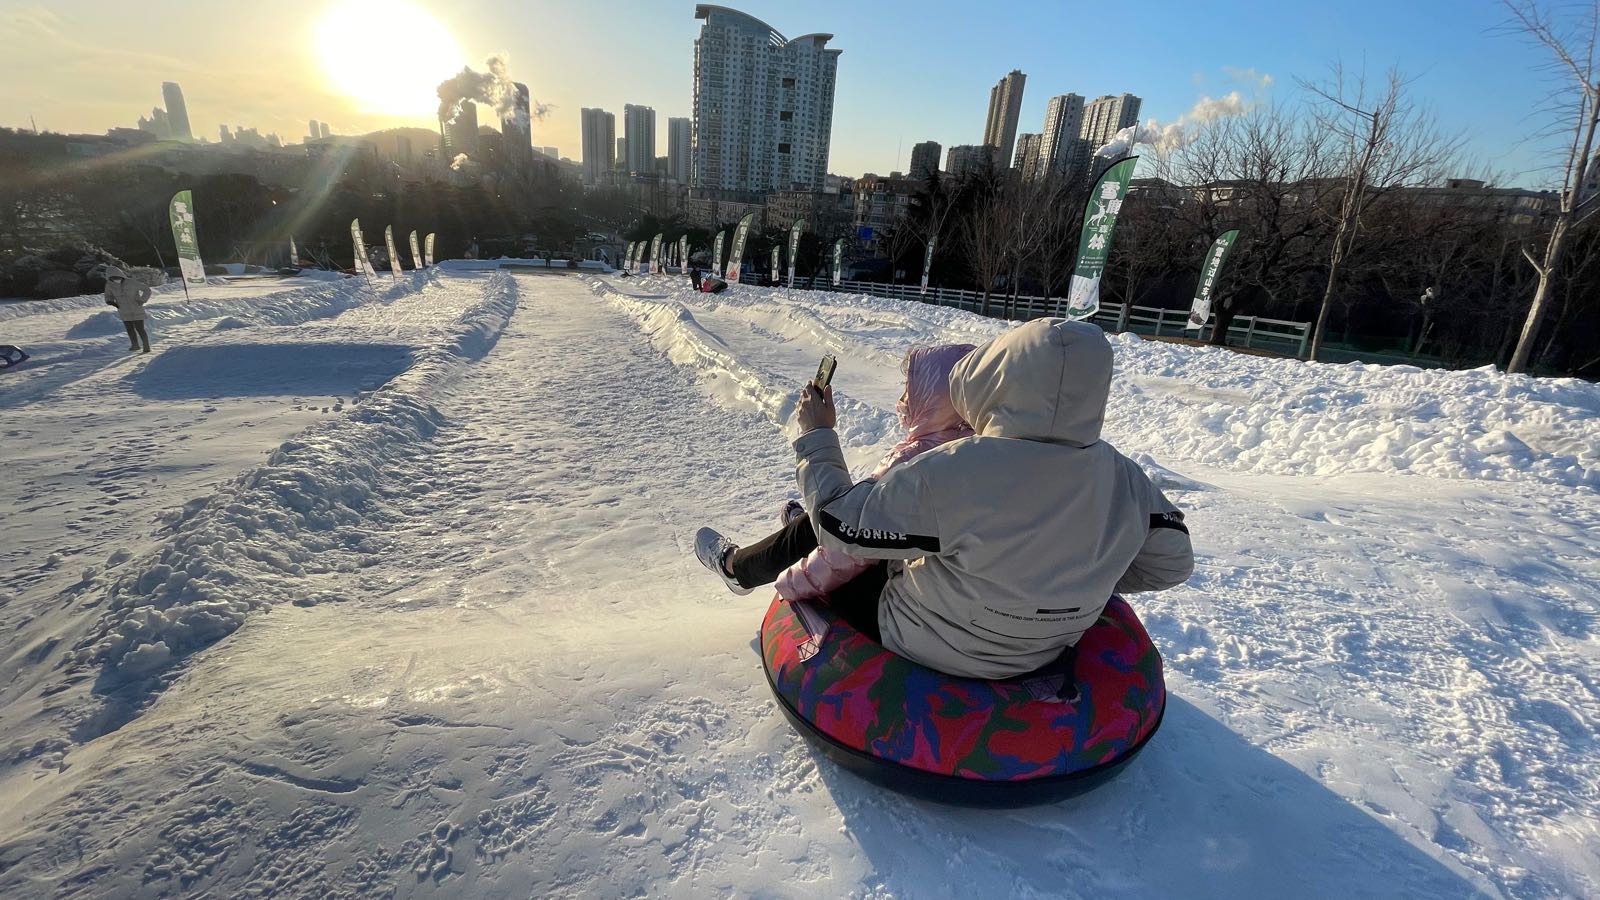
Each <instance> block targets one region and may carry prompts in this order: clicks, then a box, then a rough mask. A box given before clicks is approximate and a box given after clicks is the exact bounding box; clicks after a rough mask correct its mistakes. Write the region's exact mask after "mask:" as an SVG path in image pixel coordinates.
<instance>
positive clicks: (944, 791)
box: [761, 597, 1167, 807]
mask: <svg viewBox="0 0 1600 900" xmlns="http://www.w3.org/2000/svg"><path fill="white" fill-rule="evenodd" d="M1076 651H1077V654H1076V664H1075V665H1073V666H1070V667H1067V668H1066V673H1065V674H1063V673H1062V670H1061V669H1060V668H1057V667H1046V668H1045V669H1044V670H1041V671H1040V672H1039V673H1035V674H1033V675H1026V676H1022V677H1019V678H1012V679H1007V680H1005V681H983V680H980V679H975V678H957V677H955V676H952V675H945V674H943V673H940V672H935V671H934V670H932V669H929V668H926V667H925V666H920V665H918V664H916V663H914V662H912V661H910V660H908V659H905V658H904V657H900V656H896V655H895V654H893V653H891V652H889V651H888V650H886V649H884V648H883V647H882V646H881V645H879V644H877V643H874V642H873V641H872V640H871V639H869V638H868V637H866V636H865V635H863V634H861V633H860V632H858V631H856V630H855V629H854V628H852V627H851V626H850V625H849V624H848V623H847V622H845V621H844V620H843V619H841V618H839V617H838V616H836V615H835V614H834V613H833V612H832V611H831V610H829V609H828V607H827V605H826V604H825V603H811V602H809V601H798V602H789V601H787V600H784V599H782V598H774V599H773V601H772V606H771V608H770V609H768V610H767V616H766V619H765V620H764V621H763V622H762V625H761V656H762V662H763V664H764V666H765V668H766V674H767V683H768V685H769V686H770V687H771V688H772V693H773V695H774V696H775V697H776V698H777V700H778V706H779V707H780V708H781V709H782V710H783V713H784V715H785V716H787V717H788V719H789V721H790V723H791V724H793V725H794V727H795V729H796V730H798V731H799V732H800V734H801V735H802V736H803V737H805V738H806V739H807V740H809V741H810V742H811V743H812V744H813V745H814V746H816V748H817V749H818V750H820V751H821V752H822V753H823V754H824V755H825V756H827V757H828V758H829V759H832V760H833V761H834V762H836V763H838V764H839V765H840V766H843V767H844V768H846V769H849V770H851V771H853V772H855V773H856V774H858V775H861V776H862V777H864V778H867V779H869V780H872V781H875V782H877V783H879V784H882V785H884V786H886V787H889V788H892V789H894V790H898V791H903V792H905V793H908V794H914V795H917V796H920V797H923V798H925V799H928V800H933V801H935V802H940V803H949V804H957V805H964V806H996V807H1016V806H1028V805H1033V804H1039V803H1049V802H1051V801H1054V800H1059V799H1061V798H1063V797H1069V796H1072V795H1074V794H1080V793H1083V792H1084V791H1087V790H1089V789H1090V788H1093V787H1095V786H1097V785H1099V784H1101V783H1103V782H1105V781H1106V780H1107V779H1109V778H1111V777H1112V776H1113V775H1115V774H1116V773H1117V772H1119V771H1121V770H1122V768H1123V767H1124V766H1126V765H1127V764H1128V763H1129V762H1131V761H1132V760H1133V758H1134V756H1136V755H1137V754H1138V753H1139V751H1141V750H1143V749H1144V747H1145V745H1146V744H1148V743H1149V741H1150V739H1151V738H1152V737H1153V736H1154V735H1155V733H1156V730H1157V729H1158V728H1160V727H1161V717H1162V715H1163V714H1164V713H1165V712H1166V706H1167V690H1166V683H1165V681H1164V679H1163V676H1162V665H1161V654H1160V653H1158V652H1157V651H1156V648H1155V646H1154V645H1153V644H1152V643H1151V641H1150V635H1149V634H1148V633H1146V631H1145V629H1144V626H1143V625H1142V624H1141V623H1140V622H1139V617H1138V616H1136V615H1134V612H1133V608H1132V607H1130V606H1129V605H1128V604H1127V602H1126V601H1124V600H1123V599H1122V598H1121V597H1112V598H1111V600H1110V602H1109V603H1107V604H1106V608H1105V611H1104V612H1103V613H1101V615H1100V619H1099V620H1098V621H1097V622H1096V623H1095V624H1094V626H1093V627H1092V628H1090V629H1089V630H1088V631H1087V632H1085V633H1084V635H1083V637H1082V638H1081V639H1080V640H1079V641H1078V645H1077V647H1076ZM1052 672H1053V674H1052Z"/></svg>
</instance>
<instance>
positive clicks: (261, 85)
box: [0, 0, 1551, 186]
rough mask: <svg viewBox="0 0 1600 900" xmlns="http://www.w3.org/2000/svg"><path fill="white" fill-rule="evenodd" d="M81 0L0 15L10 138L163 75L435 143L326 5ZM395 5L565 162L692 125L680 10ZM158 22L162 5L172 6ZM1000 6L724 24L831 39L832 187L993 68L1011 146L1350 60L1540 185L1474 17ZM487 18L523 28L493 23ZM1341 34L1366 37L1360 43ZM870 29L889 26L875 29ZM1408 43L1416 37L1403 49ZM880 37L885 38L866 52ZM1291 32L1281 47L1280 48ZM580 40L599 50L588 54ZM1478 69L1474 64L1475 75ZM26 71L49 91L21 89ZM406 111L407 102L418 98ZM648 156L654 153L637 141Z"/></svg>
mask: <svg viewBox="0 0 1600 900" xmlns="http://www.w3.org/2000/svg"><path fill="white" fill-rule="evenodd" d="M90 5H92V6H94V7H95V10H96V11H95V16H96V18H97V19H98V18H102V17H103V18H104V19H105V27H106V28H107V29H108V30H109V31H111V32H113V33H116V34H118V35H119V37H121V38H122V40H119V41H117V42H111V43H110V44H109V45H106V44H103V43H100V42H96V41H93V40H89V39H86V38H84V37H82V36H81V32H80V30H79V29H77V28H76V27H75V26H73V24H72V23H71V22H69V21H68V20H67V19H66V18H63V17H62V16H60V15H58V14H56V13H53V12H51V11H50V10H49V9H47V8H45V7H43V6H27V7H23V8H20V9H17V10H13V11H7V12H4V13H0V43H4V44H5V45H6V46H8V48H12V49H15V50H16V51H17V52H14V53H11V54H9V55H8V56H7V57H6V58H5V59H3V60H0V77H4V78H6V81H7V83H8V84H9V85H10V86H11V89H9V90H8V91H7V92H5V96H4V97H0V125H4V126H7V127H20V128H27V127H29V124H30V116H32V117H34V118H35V119H36V120H37V122H38V125H39V127H40V128H42V129H45V130H51V131H62V132H80V131H83V132H90V133H101V132H104V131H105V130H106V129H108V128H110V127H117V126H121V127H132V126H133V125H134V123H135V121H136V119H137V118H138V117H139V116H140V115H142V114H145V113H148V111H149V110H150V109H151V108H152V107H153V106H156V105H159V104H160V102H161V99H162V97H161V83H162V82H165V81H173V82H177V83H179V84H181V85H182V87H183V90H184V93H185V97H186V105H187V112H188V117H189V119H190V121H191V126H192V128H191V130H192V133H193V134H194V135H196V136H197V137H200V136H213V139H214V136H215V135H216V134H217V126H218V125H219V124H228V125H230V127H233V126H235V125H237V124H238V123H244V124H247V125H249V126H250V127H253V128H256V129H258V130H259V131H260V132H261V133H262V134H266V133H269V132H276V133H277V134H279V135H281V136H282V137H283V139H284V141H285V142H286V143H294V142H296V140H297V138H298V136H299V135H300V134H301V132H302V130H303V129H304V127H305V123H306V121H307V119H308V118H316V119H318V120H319V122H325V123H329V124H331V125H332V126H333V129H334V131H336V132H338V133H342V134H357V133H365V132H367V131H373V130H380V129H383V128H392V127H399V126H407V125H410V126H416V127H424V128H430V127H431V128H436V127H437V123H436V121H435V120H434V119H433V117H432V116H431V115H429V114H428V112H427V110H426V108H424V109H423V110H421V111H419V112H417V113H415V114H411V115H393V114H385V113H377V112H371V111H365V110H363V108H362V107H361V104H360V102H358V101H356V100H354V99H353V98H352V97H350V96H347V95H346V94H345V93H343V92H342V91H341V90H340V89H339V88H338V87H337V86H336V85H335V84H334V83H333V82H332V81H331V80H330V77H329V75H328V73H327V72H325V71H324V66H323V65H322V63H321V62H319V61H318V60H317V59H316V58H315V46H314V45H315V43H316V42H315V40H314V37H315V35H316V28H317V25H318V23H320V22H322V21H323V20H324V19H326V18H327V17H328V15H329V14H330V12H331V11H332V10H334V9H336V8H339V7H341V6H344V5H345V4H343V3H337V2H336V3H319V2H310V0H285V3H284V4H282V5H281V6H279V7H276V8H275V11H273V12H272V13H271V14H270V15H268V14H267V13H266V12H264V11H260V10H245V9H241V10H238V11H237V12H236V14H235V13H230V16H232V19H231V20H230V22H231V24H235V25H236V26H237V27H234V28H230V31H229V37H228V40H227V41H219V40H216V37H215V35H214V34H212V33H208V32H207V31H206V30H205V29H206V24H205V23H206V22H212V23H214V17H185V16H183V15H172V16H163V17H160V20H159V21H154V20H151V17H148V16H144V15H142V14H139V13H138V11H136V10H129V9H125V8H123V7H118V6H113V5H111V4H103V5H102V4H100V3H92V4H90ZM416 5H417V6H419V7H420V8H422V9H424V10H427V11H428V12H430V13H432V14H433V15H435V16H438V17H439V21H440V22H441V23H442V24H444V25H445V26H446V28H447V29H448V31H449V32H450V34H449V35H448V38H449V40H450V41H451V42H453V43H454V44H455V45H457V46H459V48H461V50H460V55H461V58H460V60H459V62H460V63H462V64H468V65H472V66H473V67H474V68H477V69H481V68H482V67H483V59H484V58H485V57H487V56H488V54H489V53H490V52H493V51H497V50H501V49H504V50H507V51H509V54H510V61H511V62H510V65H511V76H512V77H513V78H515V79H516V80H518V81H521V82H524V83H527V84H528V85H529V86H530V89H531V91H532V94H533V98H534V100H535V101H536V102H540V103H545V104H550V105H552V107H553V108H552V110H551V113H550V115H548V116H547V117H545V118H543V119H536V120H535V121H534V122H533V128H532V139H533V141H534V142H535V143H537V144H539V145H541V146H547V145H556V146H565V147H578V146H580V145H581V143H582V141H581V117H580V114H579V110H580V109H581V108H582V107H592V108H605V109H610V110H619V109H621V108H622V107H623V106H625V105H626V104H630V103H631V104H635V105H640V106H650V107H653V108H655V109H656V110H658V111H659V114H660V115H662V116H665V117H669V118H675V117H682V116H689V115H692V102H693V90H692V79H693V41H694V38H695V35H696V34H697V31H698V26H699V24H700V23H699V22H698V21H697V20H696V19H695V18H694V4H692V3H683V4H647V3H641V2H627V0H624V2H619V3H617V4H615V5H614V7H613V8H608V10H610V9H614V14H615V15H618V16H624V17H626V18H627V19H628V20H629V21H630V22H631V23H633V24H634V25H635V26H637V27H629V28H624V29H612V30H605V29H598V28H596V29H594V31H593V34H594V41H593V42H590V41H583V40H567V39H555V38H552V37H550V33H551V30H552V29H564V30H565V31H564V32H563V33H566V32H571V31H577V32H578V33H583V32H584V31H585V30H586V29H590V28H592V27H593V26H591V25H589V24H587V22H586V19H585V17H584V10H585V8H586V7H585V6H584V4H580V3H576V2H566V0H559V2H548V3H545V4H541V7H540V13H539V17H538V19H539V21H540V22H542V23H545V24H541V25H539V26H538V27H535V24H536V23H535V22H534V21H533V19H532V18H531V17H530V19H529V20H527V21H523V20H521V19H519V18H518V17H519V16H520V15H521V14H520V13H514V12H507V11H504V10H499V9H497V8H496V7H493V6H491V5H490V4H487V3H477V2H463V3H459V4H455V5H453V6H451V7H449V8H448V15H446V8H445V7H443V6H442V5H432V4H427V3H422V4H416ZM173 6H174V9H175V11H181V10H183V9H186V8H189V7H192V6H194V4H192V3H187V2H178V3H175V4H173ZM1012 6H1013V7H1014V8H1015V11H1016V12H1018V13H1019V14H1025V15H1026V16H1027V17H1028V18H1029V21H1030V23H1031V25H1030V28H1029V29H1028V30H1027V31H1025V32H1021V33H1017V34H1012V35H1007V36H1004V38H1003V39H1002V37H1000V36H989V35H982V34H966V33H963V34H961V35H959V39H957V38H955V37H952V36H949V35H944V34H940V33H939V32H940V29H939V28H938V27H936V25H937V22H938V21H940V20H941V16H939V15H932V16H929V15H925V14H924V13H926V12H928V11H932V12H935V13H937V12H938V10H940V9H944V8H946V6H945V5H943V4H940V3H932V4H924V5H919V6H917V7H915V9H913V8H911V7H903V6H902V7H893V8H887V9H883V8H878V7H873V8H870V9H862V8H860V7H855V6H847V5H846V4H843V3H840V2H834V0H823V2H818V3H816V4H813V5H811V6H808V7H807V8H806V9H804V10H801V11H796V10H794V9H792V8H790V7H787V6H785V5H783V4H779V3H777V2H768V0H760V2H748V3H740V4H738V5H737V6H735V7H733V8H736V9H738V10H739V11H741V12H744V13H747V14H749V15H751V16H753V17H756V18H758V19H761V20H763V21H766V22H769V23H771V24H772V26H773V27H774V28H777V29H779V30H781V31H784V32H785V33H786V34H794V33H796V32H801V31H809V30H818V31H825V32H827V33H830V34H832V35H833V36H834V37H833V42H832V44H831V46H837V47H840V48H843V49H845V50H847V51H850V52H848V53H846V55H845V56H844V57H843V59H842V61H841V63H840V65H839V71H838V88H837V94H836V100H835V117H834V123H833V128H832V142H831V145H830V147H829V152H828V158H829V166H828V169H829V171H831V172H835V173H840V174H847V175H856V174H862V173H866V172H872V171H876V172H881V173H884V174H887V173H888V172H890V171H895V170H899V171H907V170H909V167H910V153H911V149H912V147H913V146H914V145H915V144H917V143H919V142H922V141H929V140H932V141H937V142H939V143H940V144H941V145H943V146H944V147H950V146H958V145H965V144H976V143H981V142H982V139H983V128H984V125H985V120H984V115H985V112H986V110H987V108H988V103H987V95H988V92H989V90H990V89H991V88H992V87H993V84H994V79H995V78H996V77H998V76H999V75H1000V74H1001V73H1004V72H1006V71H1009V70H1011V69H1020V70H1022V71H1024V72H1026V73H1027V74H1028V81H1029V85H1028V87H1029V90H1028V91H1027V96H1026V97H1025V98H1024V101H1023V104H1022V106H1021V110H1020V115H1019V120H1020V125H1019V127H1018V132H1019V133H1033V132H1035V131H1037V130H1039V129H1040V128H1041V126H1042V124H1043V122H1044V118H1045V109H1044V106H1045V103H1046V102H1047V101H1048V98H1050V97H1053V96H1058V95H1060V94H1064V93H1069V92H1071V93H1078V94H1081V95H1084V96H1086V97H1096V96H1100V95H1102V94H1107V93H1112V92H1121V91H1127V92H1131V93H1134V94H1137V95H1139V96H1140V97H1143V98H1144V99H1145V102H1144V109H1143V111H1142V113H1141V118H1142V119H1145V120H1148V119H1151V118H1154V119H1158V120H1159V121H1162V122H1170V121H1173V120H1175V119H1176V118H1178V117H1179V116H1181V115H1182V114H1183V113H1184V112H1185V111H1186V110H1187V109H1188V108H1189V107H1190V106H1192V105H1193V104H1194V103H1195V102H1196V101H1198V100H1199V99H1200V98H1202V97H1206V96H1212V97H1216V96H1222V95H1224V94H1226V93H1228V92H1230V91H1233V90H1238V91H1240V92H1241V94H1242V95H1243V96H1244V97H1245V98H1246V99H1247V100H1249V101H1253V102H1269V101H1277V102H1284V103H1292V102H1294V101H1296V100H1297V99H1298V98H1299V96H1300V92H1299V90H1298V89H1297V87H1296V84H1295V82H1296V79H1297V78H1308V79H1317V78H1320V77H1323V76H1324V75H1325V74H1326V72H1327V67H1328V65H1329V64H1330V63H1332V62H1334V61H1335V60H1337V59H1339V58H1343V59H1344V60H1345V62H1346V63H1347V64H1348V65H1351V66H1355V67H1359V66H1360V65H1362V63H1363V61H1364V63H1365V66H1366V68H1367V71H1368V72H1369V73H1370V74H1372V75H1374V76H1377V75H1381V73H1382V70H1383V69H1384V68H1386V67H1387V66H1388V65H1390V64H1391V63H1398V64H1401V65H1402V67H1403V70H1404V71H1405V72H1406V73H1407V74H1408V75H1410V76H1412V77H1413V78H1414V79H1415V82H1414V85H1413V92H1414V95H1415V96H1416V97H1417V98H1418V99H1419V100H1421V101H1423V102H1425V103H1428V104H1429V105H1431V106H1433V107H1435V108H1436V109H1437V111H1438V113H1439V117H1440V120H1441V124H1442V125H1443V126H1444V127H1445V128H1447V129H1448V130H1451V131H1460V132H1462V133H1463V134H1464V135H1465V137H1466V139H1467V148H1468V152H1469V153H1470V154H1471V155H1472V156H1473V157H1474V158H1475V159H1476V160H1477V161H1478V163H1479V164H1480V165H1486V166H1487V167H1489V168H1490V169H1493V170H1496V171H1497V172H1498V173H1499V174H1500V175H1501V178H1500V180H1501V181H1502V182H1503V183H1507V184H1525V185H1529V186H1545V185H1547V183H1548V179H1547V178H1545V177H1544V176H1543V174H1542V173H1538V172H1535V171H1533V170H1535V169H1538V168H1539V167H1542V166H1545V165H1548V164H1549V163H1550V162H1551V159H1550V155H1549V148H1550V145H1549V144H1548V143H1545V142H1542V141H1540V140H1539V139H1538V138H1537V137H1536V136H1535V133H1536V132H1538V131H1539V130H1540V126H1539V123H1538V120H1537V119H1535V118H1532V114H1533V111H1534V110H1535V109H1536V108H1537V107H1538V106H1539V104H1540V102H1541V101H1542V99H1543V97H1544V94H1545V93H1546V91H1547V90H1548V87H1549V82H1548V80H1547V79H1546V76H1545V74H1544V73H1543V72H1542V71H1541V70H1539V68H1538V64H1539V57H1538V54H1537V52H1536V51H1534V50H1533V49H1532V48H1529V47H1528V46H1526V45H1525V44H1524V43H1523V42H1521V41H1519V40H1518V39H1517V38H1516V37H1515V36H1512V35H1507V34H1502V33H1498V32H1497V31H1496V30H1495V28H1496V26H1498V25H1499V24H1501V22H1502V19H1503V16H1502V15H1501V14H1500V12H1499V10H1498V7H1497V6H1496V5H1495V4H1493V3H1490V2H1482V3H1479V2H1472V3H1449V2H1444V0H1427V2H1423V3H1419V4H1415V5H1414V8H1405V9H1393V8H1391V6H1392V5H1382V4H1378V3H1376V2H1370V0H1353V2H1352V3H1350V4H1347V5H1345V6H1343V7H1341V8H1340V9H1339V10H1331V11H1330V10H1322V9H1299V10H1294V9H1291V10H1276V11H1274V12H1273V13H1272V14H1271V15H1266V16H1263V15H1261V14H1259V13H1258V12H1253V11H1252V9H1251V7H1250V5H1249V4H1248V3H1245V2H1242V0H1237V2H1233V3H1229V4H1225V5H1224V7H1223V8H1222V9H1221V10H1220V11H1219V10H1210V9H1208V10H1204V11H1200V10H1192V9H1189V8H1187V7H1185V6H1184V5H1182V4H1177V3H1152V2H1146V3H1144V4H1141V5H1140V6H1139V7H1138V8H1137V10H1138V12H1139V13H1145V14H1149V13H1154V12H1158V11H1159V12H1160V13H1161V15H1160V16H1159V17H1153V16H1151V15H1140V14H1137V13H1136V14H1135V15H1132V16H1131V17H1130V19H1131V20H1132V21H1131V24H1127V25H1125V26H1123V32H1122V33H1121V36H1120V37H1119V38H1118V39H1117V40H1116V41H1111V40H1101V39H1095V38H1092V37H1091V32H1088V31H1084V30H1083V29H1082V28H1081V24H1082V23H1081V19H1080V18H1077V17H1076V16H1075V14H1071V13H1070V12H1069V11H1062V10H1057V9H1056V8H1054V7H1053V6H1051V5H1048V4H1041V3H1018V4H1013V5H1012ZM196 8H197V7H196ZM948 8H950V9H957V8H959V7H956V6H954V5H953V4H952V5H949V7H948ZM1010 8H1012V7H1008V9H1010ZM285 13H287V14H288V16H289V19H290V20H293V21H296V22H305V23H307V24H306V25H304V26H302V27H303V28H304V29H305V30H304V31H303V32H299V31H294V30H290V31H287V32H286V31H285V30H284V29H282V28H279V27H276V26H277V24H279V23H281V22H282V21H284V18H283V14H285ZM610 14H612V13H611V12H608V15H610ZM507 17H509V18H512V19H517V20H518V21H519V22H521V23H522V26H526V27H520V26H519V27H508V23H507V22H506V21H504V20H505V19H506V18H507ZM1152 21H1159V22H1160V29H1159V30H1156V29H1155V28H1154V27H1153V26H1151V25H1149V24H1144V23H1149V22H1152ZM1363 21H1365V22H1368V23H1370V22H1374V21H1382V22H1384V23H1386V24H1385V27H1384V28H1371V27H1366V26H1363V25H1362V24H1360V23H1362V22H1363ZM1074 22H1077V23H1078V24H1077V25H1074V24H1073V23H1074ZM252 23H254V25H259V26H261V27H260V28H256V27H254V25H252ZM890 24H893V25H894V28H893V29H887V28H886V27H885V26H887V25H890ZM1034 26H1037V27H1034ZM1419 31H1424V32H1426V33H1428V34H1429V35H1430V40H1429V41H1426V42H1415V41H1411V40H1408V39H1407V38H1406V35H1407V34H1408V33H1409V34H1415V33H1419ZM1064 32H1069V33H1078V32H1081V33H1082V34H1083V35H1084V37H1083V38H1082V39H1081V40H1079V41H1076V42H1075V43H1074V53H1072V54H1060V53H1059V52H1056V53H1052V52H1049V50H1050V47H1051V45H1052V39H1053V40H1054V43H1055V45H1056V46H1059V40H1060V38H1059V35H1060V34H1062V33H1064ZM891 33H892V34H894V35H895V37H894V39H892V40H889V39H886V38H885V37H884V35H885V34H891ZM1094 33H1095V34H1098V32H1094ZM1291 34H1293V35H1295V40H1294V41H1289V40H1287V39H1286V38H1287V37H1288V36H1289V35H1291ZM1252 37H1253V38H1257V40H1250V38H1252ZM1289 44H1293V46H1286V45H1289ZM591 45H592V46H591ZM596 46H598V47H600V48H603V49H604V50H605V51H606V52H595V47H596ZM145 47H156V48H182V49H181V51H180V50H178V49H156V50H147V49H143V48H145ZM1152 47H1156V48H1159V49H1155V50H1152V49H1151V48H1152ZM1131 48H1143V49H1142V51H1140V52H1135V50H1134V49H1131ZM1063 57H1070V58H1063ZM1485 59H1489V60H1492V61H1493V62H1494V63H1495V65H1492V66H1485V65H1483V60H1485ZM39 71H49V72H51V74H52V77H51V78H39V77H36V75H35V73H37V72H39ZM113 72H115V73H116V76H115V77H110V73H113ZM1266 76H1271V79H1272V83H1271V84H1270V86H1269V85H1267V83H1266ZM421 100H422V104H423V106H424V107H426V106H429V105H431V104H432V103H433V102H435V101H434V98H432V97H423V98H421ZM619 124H620V123H619ZM655 149H656V152H657V154H663V153H664V152H665V150H664V148H662V147H661V146H660V144H659V143H658V145H657V147H656V148H655ZM569 152H570V151H569Z"/></svg>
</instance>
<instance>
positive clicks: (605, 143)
mask: <svg viewBox="0 0 1600 900" xmlns="http://www.w3.org/2000/svg"><path fill="white" fill-rule="evenodd" d="M616 147H617V117H616V116H614V115H612V114H611V113H608V112H606V111H605V110H603V109H592V108H588V107H585V108H584V110H583V182H584V184H587V185H589V186H590V187H593V186H594V185H596V184H599V183H600V181H601V180H602V178H603V177H605V176H609V175H610V174H611V169H612V167H613V166H615V165H616V161H617V156H616Z"/></svg>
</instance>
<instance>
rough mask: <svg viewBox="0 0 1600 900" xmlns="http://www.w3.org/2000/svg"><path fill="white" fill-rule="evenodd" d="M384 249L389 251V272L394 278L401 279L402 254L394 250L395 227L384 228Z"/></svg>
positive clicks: (386, 226)
mask: <svg viewBox="0 0 1600 900" xmlns="http://www.w3.org/2000/svg"><path fill="white" fill-rule="evenodd" d="M383 247H384V249H385V250H388V251H389V271H390V272H391V273H393V275H394V277H396V278H399V277H400V272H401V268H400V253H399V251H397V250H395V248H394V226H393V225H385V226H383Z"/></svg>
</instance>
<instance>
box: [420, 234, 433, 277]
mask: <svg viewBox="0 0 1600 900" xmlns="http://www.w3.org/2000/svg"><path fill="white" fill-rule="evenodd" d="M434 234H435V232H432V231H430V232H428V238H427V240H425V241H423V242H422V264H423V265H425V266H428V267H430V268H431V267H432V266H433V236H434Z"/></svg>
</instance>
